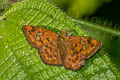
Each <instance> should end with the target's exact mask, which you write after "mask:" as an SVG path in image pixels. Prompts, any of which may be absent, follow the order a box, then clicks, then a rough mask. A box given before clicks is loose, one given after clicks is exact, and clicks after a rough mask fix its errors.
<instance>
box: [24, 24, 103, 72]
mask: <svg viewBox="0 0 120 80" xmlns="http://www.w3.org/2000/svg"><path fill="white" fill-rule="evenodd" d="M22 30H23V32H24V34H25V36H26V39H27V40H28V42H29V43H30V44H31V45H32V46H33V47H35V48H37V49H38V53H39V55H40V58H41V59H42V60H43V62H44V63H46V64H49V65H56V66H64V67H65V68H67V69H71V70H74V71H76V70H78V69H80V68H81V66H82V65H84V64H85V59H88V58H89V57H91V56H93V55H94V54H95V53H96V52H97V51H98V50H99V49H100V47H101V46H102V43H101V42H100V41H98V40H95V39H92V38H87V37H83V36H68V35H66V33H65V32H61V34H60V35H58V34H57V33H55V32H53V31H51V30H47V29H45V28H39V27H35V26H28V25H27V26H23V27H22Z"/></svg>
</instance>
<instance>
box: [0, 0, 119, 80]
mask: <svg viewBox="0 0 120 80" xmlns="http://www.w3.org/2000/svg"><path fill="white" fill-rule="evenodd" d="M4 15H5V16H6V20H1V21H0V80H46V79H49V80H119V79H120V73H119V71H118V69H117V68H116V66H115V65H114V63H112V62H111V61H110V57H109V55H108V53H106V52H105V51H104V50H103V49H101V50H100V51H99V52H97V53H96V55H95V56H93V57H91V58H90V59H88V60H86V63H85V65H84V66H83V67H82V68H81V69H80V70H78V71H71V70H68V69H65V68H64V67H58V66H50V65H46V64H44V63H43V62H42V60H41V59H40V57H39V54H38V50H37V49H35V48H33V49H32V50H30V48H31V45H30V44H29V43H28V42H27V40H26V38H25V36H24V34H23V31H22V26H23V25H33V26H39V27H44V28H47V29H50V30H52V31H55V32H59V31H62V30H67V31H71V32H72V33H73V35H79V36H88V35H87V34H86V33H85V32H84V31H83V30H82V29H81V28H80V25H76V23H74V22H73V21H72V19H71V18H70V17H68V16H67V15H65V14H64V13H62V12H61V11H60V10H59V9H57V8H56V7H55V6H53V5H52V4H50V3H48V2H47V1H46V0H24V1H22V2H18V3H16V4H14V5H12V6H11V7H10V8H9V9H7V10H6V11H5V13H4Z"/></svg>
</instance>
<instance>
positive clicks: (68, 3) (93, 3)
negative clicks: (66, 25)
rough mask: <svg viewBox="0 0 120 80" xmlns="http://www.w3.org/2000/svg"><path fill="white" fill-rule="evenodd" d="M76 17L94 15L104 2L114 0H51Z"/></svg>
mask: <svg viewBox="0 0 120 80" xmlns="http://www.w3.org/2000/svg"><path fill="white" fill-rule="evenodd" d="M50 1H51V2H53V3H55V4H56V5H57V6H58V7H60V8H61V9H63V10H64V11H66V12H67V14H69V15H70V16H72V17H74V18H82V17H84V16H90V15H92V14H93V13H94V12H95V11H96V9H98V8H99V7H100V6H102V5H103V4H104V3H108V2H111V1H112V0H50Z"/></svg>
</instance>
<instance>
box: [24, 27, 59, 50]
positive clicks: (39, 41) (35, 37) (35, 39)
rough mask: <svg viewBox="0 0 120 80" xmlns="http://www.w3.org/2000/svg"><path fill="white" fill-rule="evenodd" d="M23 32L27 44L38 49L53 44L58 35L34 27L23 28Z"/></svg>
mask: <svg viewBox="0 0 120 80" xmlns="http://www.w3.org/2000/svg"><path fill="white" fill-rule="evenodd" d="M22 29H23V31H24V33H25V36H26V38H27V40H28V42H29V43H31V44H32V46H34V47H36V48H40V47H41V46H43V45H47V44H49V43H51V42H54V41H55V40H56V39H57V37H58V35H57V34H56V33H55V32H52V31H50V30H47V29H44V28H39V27H34V26H23V28H22Z"/></svg>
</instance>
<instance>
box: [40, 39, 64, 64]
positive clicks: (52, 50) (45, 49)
mask: <svg viewBox="0 0 120 80" xmlns="http://www.w3.org/2000/svg"><path fill="white" fill-rule="evenodd" d="M39 54H40V57H41V59H42V60H43V62H44V63H46V64H49V65H62V60H61V56H60V49H59V48H57V41H54V42H52V43H50V44H48V45H44V46H42V47H41V48H39Z"/></svg>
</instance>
